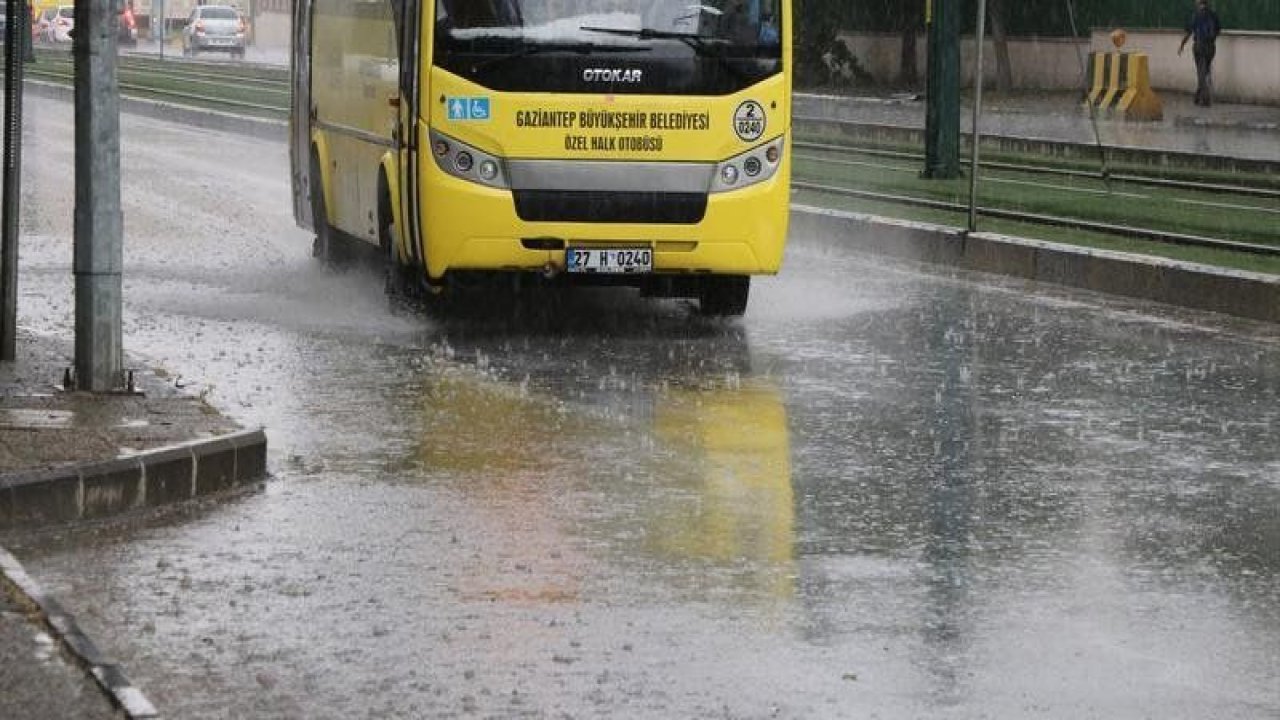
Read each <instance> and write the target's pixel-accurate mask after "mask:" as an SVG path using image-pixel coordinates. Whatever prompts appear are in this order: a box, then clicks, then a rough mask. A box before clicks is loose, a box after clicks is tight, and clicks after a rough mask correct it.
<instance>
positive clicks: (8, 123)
mask: <svg viewBox="0 0 1280 720" xmlns="http://www.w3.org/2000/svg"><path fill="white" fill-rule="evenodd" d="M5 12H7V13H8V15H9V17H8V23H7V25H6V27H5V31H4V78H5V81H4V117H5V123H4V198H3V201H2V202H3V208H0V212H2V213H3V226H4V227H3V230H2V231H0V232H2V236H0V361H5V362H13V360H14V359H15V358H16V357H17V345H18V206H19V204H20V201H21V199H22V70H23V67H22V62H23V59H24V57H23V56H24V55H25V54H26V50H27V47H28V44H27V43H25V42H23V41H22V33H24V32H25V33H26V34H27V36H28V37H30V35H31V31H30V30H29V29H28V28H27V25H28V23H27V22H23V21H22V20H21V18H22V16H23V15H25V14H26V12H27V4H26V0H7V2H6V3H5ZM29 20H30V18H28V21H29Z"/></svg>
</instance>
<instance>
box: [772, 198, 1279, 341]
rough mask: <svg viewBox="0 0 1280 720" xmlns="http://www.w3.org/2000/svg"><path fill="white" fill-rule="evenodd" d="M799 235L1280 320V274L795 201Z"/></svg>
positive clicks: (861, 248)
mask: <svg viewBox="0 0 1280 720" xmlns="http://www.w3.org/2000/svg"><path fill="white" fill-rule="evenodd" d="M791 233H792V237H806V238H818V239H819V240H820V241H821V242H823V243H826V244H829V245H832V246H834V247H839V248H847V249H852V250H859V251H863V252H870V253H875V254H880V255H889V256H892V257H897V258H902V259H907V260H916V261H921V262H930V263H939V264H943V265H951V266H954V267H959V268H962V269H965V270H972V271H977V272H988V273H996V274H1000V275H1007V276H1012V277H1019V278H1024V279H1027V280H1035V281H1037V282H1046V283H1053V284H1056V285H1065V286H1069V287H1074V288H1081V289H1085V290H1093V291H1097V292H1103V293H1108V294H1111V295H1121V296H1126V297H1134V298H1141V299H1144V300H1153V301H1156V302H1161V303H1167V304H1170V305H1178V306H1181V307H1188V308H1195V309H1198V310H1210V311H1213V312H1220V313H1225V314H1228V315H1235V316H1238V317H1244V318H1250V319H1253V320H1263V321H1266V322H1272V323H1280V276H1275V275H1265V274H1262V273H1251V272H1245V271H1242V270H1230V269H1225V268H1218V267H1213V266H1209V265H1201V264H1198V263H1189V262H1182V261H1178V260H1169V259H1165V258H1158V257H1150V256H1146V255H1136V254H1131V253H1122V252H1115V251H1110V250H1098V249H1093V248H1084V247H1078V246H1075V245H1064V244H1062V243H1054V242H1048V241H1042V240H1028V239H1025V238H1015V237H1009V236H1005V235H998V234H994V233H966V232H964V231H963V230H960V229H959V228H950V227H945V226H939V225H931V224H928V223H917V222H908V221H903V220H894V219H890V218H884V217H879V216H875V215H867V214H863V213H851V212H845V211H841V210H831V209H827V208H819V207H811V206H805V205H795V206H793V207H792V211H791Z"/></svg>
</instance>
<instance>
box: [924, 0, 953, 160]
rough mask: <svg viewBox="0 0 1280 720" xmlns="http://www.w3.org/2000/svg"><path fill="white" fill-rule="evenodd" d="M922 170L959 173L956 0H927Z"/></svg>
mask: <svg viewBox="0 0 1280 720" xmlns="http://www.w3.org/2000/svg"><path fill="white" fill-rule="evenodd" d="M930 3H931V5H930V6H929V11H928V14H927V15H928V17H929V20H930V22H929V70H928V72H929V77H928V82H927V90H926V92H927V94H928V97H927V98H926V104H925V123H924V125H925V140H924V156H925V164H924V172H923V173H922V175H923V176H924V177H927V178H938V179H951V178H957V177H960V10H959V5H960V0H930Z"/></svg>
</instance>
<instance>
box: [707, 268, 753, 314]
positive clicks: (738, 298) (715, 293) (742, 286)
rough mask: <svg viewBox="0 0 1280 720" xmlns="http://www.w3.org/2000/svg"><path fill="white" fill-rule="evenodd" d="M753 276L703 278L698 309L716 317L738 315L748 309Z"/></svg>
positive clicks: (713, 276)
mask: <svg viewBox="0 0 1280 720" xmlns="http://www.w3.org/2000/svg"><path fill="white" fill-rule="evenodd" d="M750 293H751V278H750V277H749V276H747V275H712V276H711V277H707V278H704V279H703V280H702V288H701V289H700V291H699V293H698V310H699V312H701V313H702V314H703V315H708V316H714V317H738V316H740V315H742V314H743V313H745V312H746V311H747V296H748V295H749V294H750Z"/></svg>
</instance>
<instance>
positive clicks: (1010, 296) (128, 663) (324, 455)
mask: <svg viewBox="0 0 1280 720" xmlns="http://www.w3.org/2000/svg"><path fill="white" fill-rule="evenodd" d="M29 109H30V111H31V113H32V117H33V118H34V119H35V122H34V127H38V128H41V131H40V132H39V133H38V138H37V139H35V140H33V141H32V144H31V145H30V146H29V147H28V154H27V157H28V158H29V160H28V162H30V163H31V167H33V174H34V175H35V178H36V179H34V180H33V181H32V182H30V183H29V184H28V191H29V192H30V193H31V197H30V198H29V199H28V200H27V202H26V206H25V207H26V208H27V211H26V212H27V213H28V215H27V216H25V217H24V222H25V223H26V225H27V227H29V228H31V229H30V230H28V233H29V234H28V237H29V238H31V240H30V242H29V246H30V249H29V250H27V251H26V252H25V254H24V263H25V264H24V285H23V298H24V300H23V301H22V304H21V312H22V320H21V321H22V323H23V324H24V325H25V326H26V327H28V328H30V329H32V330H35V331H40V332H48V333H54V334H58V333H63V334H69V332H70V328H69V317H70V316H69V307H70V305H69V298H70V294H69V281H70V271H69V259H70V252H69V238H70V230H69V228H70V213H69V212H67V210H68V209H69V207H70V203H69V200H68V198H69V197H70V193H71V192H72V189H71V187H70V184H69V183H67V182H66V178H67V177H68V176H69V168H70V147H69V145H68V144H66V143H65V142H64V141H63V140H60V138H61V139H65V138H67V137H70V125H71V119H70V108H69V107H68V106H65V105H62V104H58V103H47V102H33V103H32V104H31V107H30V108H29ZM124 128H125V130H124V132H125V134H126V139H125V148H124V153H123V156H122V157H123V162H124V173H125V188H126V190H125V198H126V235H127V238H128V239H127V249H126V267H127V268H128V269H127V271H126V298H127V303H128V306H127V309H126V343H127V345H128V346H129V347H130V348H133V349H135V350H137V351H140V352H141V351H145V353H144V354H145V356H146V357H147V358H148V359H149V360H150V361H154V362H155V363H156V364H158V365H161V366H164V367H167V368H170V369H172V370H173V371H174V372H175V373H176V374H179V375H181V376H182V377H183V378H184V379H185V380H186V381H187V382H190V383H193V384H194V386H195V387H200V388H207V391H208V395H209V397H210V400H211V401H212V402H213V403H214V404H215V405H216V406H218V407H222V408H224V409H226V410H227V411H228V412H229V413H230V414H231V415H232V416H233V417H235V418H236V419H237V420H239V421H240V422H242V423H244V424H247V425H259V424H261V425H265V426H267V427H268V428H269V429H270V431H271V435H272V436H271V441H272V444H271V452H272V467H273V468H274V469H275V470H276V472H277V475H278V480H277V481H276V482H273V483H271V484H269V485H268V486H267V488H266V489H265V490H264V491H263V492H261V493H259V494H254V495H249V496H245V497H241V498H239V499H237V500H235V501H234V502H230V503H227V504H224V505H220V506H217V507H214V508H209V509H205V510H203V511H200V512H197V513H196V514H194V515H188V516H184V517H181V518H176V519H164V518H158V519H155V520H152V521H149V522H144V523H136V524H129V525H124V526H118V527H114V528H106V529H104V528H98V529H95V531H93V532H91V533H70V534H65V535H61V536H59V537H54V538H42V539H41V540H40V541H39V542H38V543H31V544H18V545H17V546H15V548H14V550H15V552H17V553H18V554H19V556H20V557H21V558H22V559H23V560H24V561H25V562H26V563H27V565H28V568H29V569H30V571H31V572H32V574H33V575H35V576H37V577H38V578H40V579H41V580H42V582H44V583H45V584H46V585H47V587H48V588H49V589H50V590H51V591H53V592H54V593H55V594H57V595H59V596H60V597H64V598H66V599H67V604H68V605H70V606H71V607H70V609H71V610H72V611H73V612H74V613H75V614H76V615H77V617H79V618H80V620H81V623H82V625H83V626H84V627H85V629H86V630H87V631H88V632H89V634H90V635H91V636H93V637H95V638H97V639H98V640H99V643H100V644H101V645H102V646H103V647H104V649H106V650H107V651H108V652H110V653H112V654H113V655H114V656H116V657H117V658H118V659H119V660H120V661H121V662H122V664H123V665H124V666H125V667H126V668H128V670H129V672H130V675H131V677H132V678H133V679H134V680H135V681H136V682H137V683H138V684H139V685H140V686H141V687H142V688H143V689H144V690H145V691H146V692H147V694H148V696H149V697H150V698H151V699H152V700H153V701H154V702H155V703H156V705H157V706H159V707H160V708H162V709H163V710H166V711H167V712H170V713H172V714H174V715H175V716H180V717H190V718H203V717H298V718H303V717H305V718H327V717H394V716H407V717H463V716H470V715H480V716H494V717H542V716H560V715H570V716H574V717H619V716H626V717H654V718H669V717H735V718H736V717H747V718H750V717H796V718H815V717H832V718H835V717H849V716H860V717H871V716H878V717H882V718H898V717H901V718H916V717H955V718H960V717H983V716H988V717H1025V716H1036V717H1049V718H1078V717H1108V718H1139V717H1153V716H1154V717H1162V718H1203V717H1250V718H1252V717H1259V718H1261V717H1271V716H1275V715H1276V714H1277V713H1280V689H1278V688H1277V685H1276V682H1275V671H1274V668H1275V667H1276V666H1277V664H1278V663H1277V661H1278V660H1280V610H1278V608H1280V572H1278V571H1280V568H1278V567H1277V566H1276V558H1277V557H1280V533H1278V532H1277V528H1276V526H1275V522H1274V517H1275V513H1274V508H1275V507H1277V506H1278V505H1280V448H1277V447H1276V443H1275V442H1274V430H1273V428H1274V427H1276V426H1277V425H1278V424H1280V402H1277V400H1280V337H1277V334H1276V330H1275V327H1274V326H1269V325H1260V324H1254V323H1248V322H1244V321H1237V320H1233V319H1231V318H1227V317H1224V316H1219V315H1212V314H1204V313H1195V312H1191V311H1185V310H1179V309H1176V308H1170V307H1167V306H1159V305H1153V304H1146V303H1140V302H1130V301H1125V300H1120V299H1116V298H1110V297H1102V296H1098V295H1093V294H1089V293H1077V292H1071V291H1066V290H1062V289H1056V288H1049V287H1043V286H1034V285H1027V284H1024V283H1021V282H1011V281H1002V280H1000V279H997V278H992V277H988V276H971V275H965V274H962V273H951V272H947V271H937V270H932V269H929V268H926V267H921V266H915V265H911V264H905V263H894V262H890V261H885V260H880V259H877V258H873V257H868V256H860V255H856V254H852V253H847V252H844V251H842V250H841V248H840V246H839V244H838V242H834V240H833V239H829V238H794V239H793V241H792V245H791V247H790V249H789V252H788V258H787V268H786V271H785V272H784V274H783V275H782V276H780V277H778V278H775V279H764V280H762V281H759V282H757V283H756V285H755V289H754V297H753V301H752V303H753V304H752V308H751V310H750V311H749V315H748V317H747V318H746V319H745V320H744V321H742V322H741V323H708V322H704V321H700V320H698V319H697V318H696V317H693V316H692V315H691V312H690V309H689V308H688V307H686V306H685V305H683V304H682V303H678V302H655V301H645V300H642V299H640V298H637V297H635V296H634V295H631V294H629V293H626V292H625V291H616V292H614V291H594V292H579V293H570V294H567V295H560V294H543V293H534V294H531V295H526V296H522V297H520V298H518V299H516V300H513V301H511V302H514V303H516V304H515V305H514V306H513V305H511V304H508V305H500V306H498V307H497V308H496V309H488V310H477V311H475V312H473V313H469V314H467V315H465V316H464V317H462V318H459V319H457V320H450V321H440V320H436V319H433V318H431V317H428V316H423V315H418V314H408V315H403V314H393V313H391V312H390V311H388V309H387V307H386V305H385V301H384V299H383V298H382V295H381V279H380V278H379V277H378V275H377V273H375V272H351V273H348V274H344V275H332V274H329V273H326V272H324V271H322V270H320V269H318V268H317V267H316V266H315V264H314V263H313V262H312V261H311V260H310V258H309V257H307V255H308V252H307V250H308V247H309V238H308V237H307V235H306V233H304V232H302V231H299V230H297V229H296V228H294V227H293V224H292V219H291V218H290V217H289V216H288V208H289V206H290V205H289V198H288V173H287V153H286V150H285V148H284V147H283V146H281V145H279V144H277V143H270V142H263V141H255V140H248V139H244V138H237V137H234V136H224V135H218V134H214V133H201V132H199V131H195V130H191V129H188V128H181V127H173V126H166V125H163V124H160V123H154V122H151V121H145V120H141V119H137V118H126V119H125V123H124ZM192 147H206V148H207V147H216V152H208V153H192V152H190V149H191V148H192ZM175 217H181V218H182V220H181V221H178V220H175Z"/></svg>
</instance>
